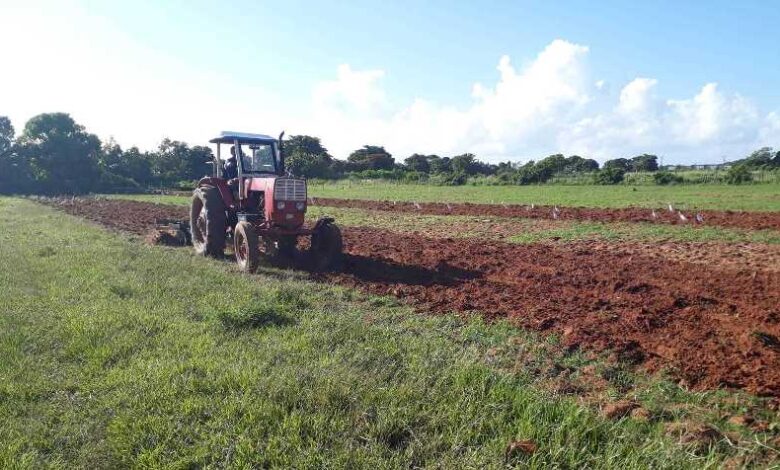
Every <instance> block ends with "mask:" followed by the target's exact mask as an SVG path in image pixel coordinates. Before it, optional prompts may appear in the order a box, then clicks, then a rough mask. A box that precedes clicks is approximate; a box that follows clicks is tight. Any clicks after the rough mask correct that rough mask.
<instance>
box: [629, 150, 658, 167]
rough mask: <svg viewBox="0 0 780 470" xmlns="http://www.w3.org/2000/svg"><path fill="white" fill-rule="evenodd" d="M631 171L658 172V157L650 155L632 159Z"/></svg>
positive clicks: (630, 163)
mask: <svg viewBox="0 0 780 470" xmlns="http://www.w3.org/2000/svg"><path fill="white" fill-rule="evenodd" d="M629 167H630V170H631V171H658V157H657V156H655V155H650V154H647V153H645V154H642V155H638V156H636V157H634V158H632V159H631V160H630V162H629Z"/></svg>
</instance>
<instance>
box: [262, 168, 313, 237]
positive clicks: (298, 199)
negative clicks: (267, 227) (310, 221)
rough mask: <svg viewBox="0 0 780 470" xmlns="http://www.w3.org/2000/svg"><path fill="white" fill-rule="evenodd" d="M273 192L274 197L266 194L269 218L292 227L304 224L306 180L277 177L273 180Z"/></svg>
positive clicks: (284, 225) (278, 223) (276, 222)
mask: <svg viewBox="0 0 780 470" xmlns="http://www.w3.org/2000/svg"><path fill="white" fill-rule="evenodd" d="M269 189H270V188H269ZM272 194H273V197H270V198H269V197H268V196H267V195H266V198H265V204H266V211H267V214H268V218H269V220H270V221H272V222H273V223H275V224H277V225H281V226H283V227H286V228H290V229H293V228H298V227H300V226H301V225H303V218H304V214H306V180H303V179H298V178H287V177H280V178H276V179H275V180H274V182H273V191H272Z"/></svg>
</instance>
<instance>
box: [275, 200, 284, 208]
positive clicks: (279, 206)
mask: <svg viewBox="0 0 780 470" xmlns="http://www.w3.org/2000/svg"><path fill="white" fill-rule="evenodd" d="M284 206H285V204H284V201H279V202H277V203H276V208H277V209H279V210H282V209H284Z"/></svg>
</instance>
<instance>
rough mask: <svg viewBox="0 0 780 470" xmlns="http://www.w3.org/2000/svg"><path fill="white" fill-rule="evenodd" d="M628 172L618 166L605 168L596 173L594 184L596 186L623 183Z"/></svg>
mask: <svg viewBox="0 0 780 470" xmlns="http://www.w3.org/2000/svg"><path fill="white" fill-rule="evenodd" d="M625 175H626V172H625V171H623V169H621V168H620V167H619V166H618V165H611V166H605V167H604V168H602V169H601V170H600V171H598V172H596V173H594V179H593V180H594V182H595V183H596V184H619V183H621V182H622V181H623V178H624V177H625Z"/></svg>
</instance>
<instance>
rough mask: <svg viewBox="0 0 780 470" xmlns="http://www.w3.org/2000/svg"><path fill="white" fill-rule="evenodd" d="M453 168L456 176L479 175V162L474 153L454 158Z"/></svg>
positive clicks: (452, 161)
mask: <svg viewBox="0 0 780 470" xmlns="http://www.w3.org/2000/svg"><path fill="white" fill-rule="evenodd" d="M451 166H452V172H453V173H455V174H462V175H467V176H471V175H475V174H477V169H478V166H477V160H476V157H475V156H474V154H472V153H464V154H463V155H458V156H455V157H452V160H451Z"/></svg>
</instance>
